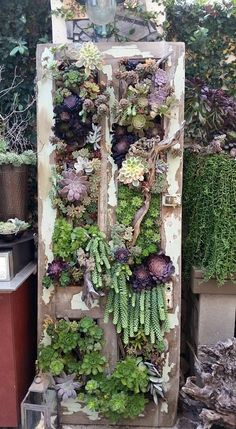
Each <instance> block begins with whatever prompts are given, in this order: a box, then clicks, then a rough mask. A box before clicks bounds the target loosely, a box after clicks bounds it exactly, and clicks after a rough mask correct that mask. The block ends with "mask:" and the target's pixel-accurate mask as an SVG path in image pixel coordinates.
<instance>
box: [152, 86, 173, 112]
mask: <svg viewBox="0 0 236 429" xmlns="http://www.w3.org/2000/svg"><path fill="white" fill-rule="evenodd" d="M168 95H169V90H168V89H167V88H165V87H163V88H159V89H156V90H155V91H154V92H153V93H151V94H150V95H149V103H150V105H151V108H152V109H155V108H158V107H160V106H161V105H162V104H164V103H165V101H166V99H167V97H168Z"/></svg>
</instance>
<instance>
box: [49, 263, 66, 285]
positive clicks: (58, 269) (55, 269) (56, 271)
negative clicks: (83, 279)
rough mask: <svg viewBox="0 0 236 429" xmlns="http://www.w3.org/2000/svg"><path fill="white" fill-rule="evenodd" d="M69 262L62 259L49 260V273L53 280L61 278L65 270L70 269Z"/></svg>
mask: <svg viewBox="0 0 236 429" xmlns="http://www.w3.org/2000/svg"><path fill="white" fill-rule="evenodd" d="M68 268H69V264H68V263H67V262H64V261H62V260H61V259H55V260H54V261H52V262H49V264H48V268H47V275H48V276H49V277H50V278H52V279H53V280H59V278H60V276H61V274H62V272H63V271H65V270H68Z"/></svg>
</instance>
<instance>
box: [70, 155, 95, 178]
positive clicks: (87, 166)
mask: <svg viewBox="0 0 236 429" xmlns="http://www.w3.org/2000/svg"><path fill="white" fill-rule="evenodd" d="M74 169H75V170H76V171H77V173H82V172H85V173H86V174H91V173H92V172H93V163H92V161H90V160H89V159H88V158H83V157H82V156H78V158H77V160H76V163H75V164H74Z"/></svg>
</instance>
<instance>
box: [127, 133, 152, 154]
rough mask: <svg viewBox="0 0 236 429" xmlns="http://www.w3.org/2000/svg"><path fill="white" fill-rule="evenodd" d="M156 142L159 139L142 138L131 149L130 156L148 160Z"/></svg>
mask: <svg viewBox="0 0 236 429" xmlns="http://www.w3.org/2000/svg"><path fill="white" fill-rule="evenodd" d="M156 141H157V138H156V139H155V140H154V139H147V138H146V137H142V138H141V139H139V140H137V141H136V142H135V143H134V144H133V145H132V146H131V147H130V149H129V155H131V156H139V157H141V158H146V159H148V158H149V157H150V151H151V150H152V149H153V147H154V144H155V142H156Z"/></svg>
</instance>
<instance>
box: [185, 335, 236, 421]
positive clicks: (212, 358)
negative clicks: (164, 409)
mask: <svg viewBox="0 0 236 429" xmlns="http://www.w3.org/2000/svg"><path fill="white" fill-rule="evenodd" d="M198 357H199V359H198V361H197V372H198V375H197V377H189V378H188V379H187V381H186V384H185V386H183V388H182V392H183V394H184V395H186V396H187V397H188V396H189V397H190V398H193V399H194V400H195V401H197V403H198V405H199V407H200V409H201V413H200V418H201V420H202V423H203V428H204V429H210V428H211V427H212V426H213V425H215V424H217V425H220V426H222V427H223V428H225V429H235V427H236V377H235V375H236V338H233V339H232V340H228V341H227V342H224V343H223V342H218V343H217V344H216V345H215V346H212V347H211V346H200V347H199V353H198Z"/></svg>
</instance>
